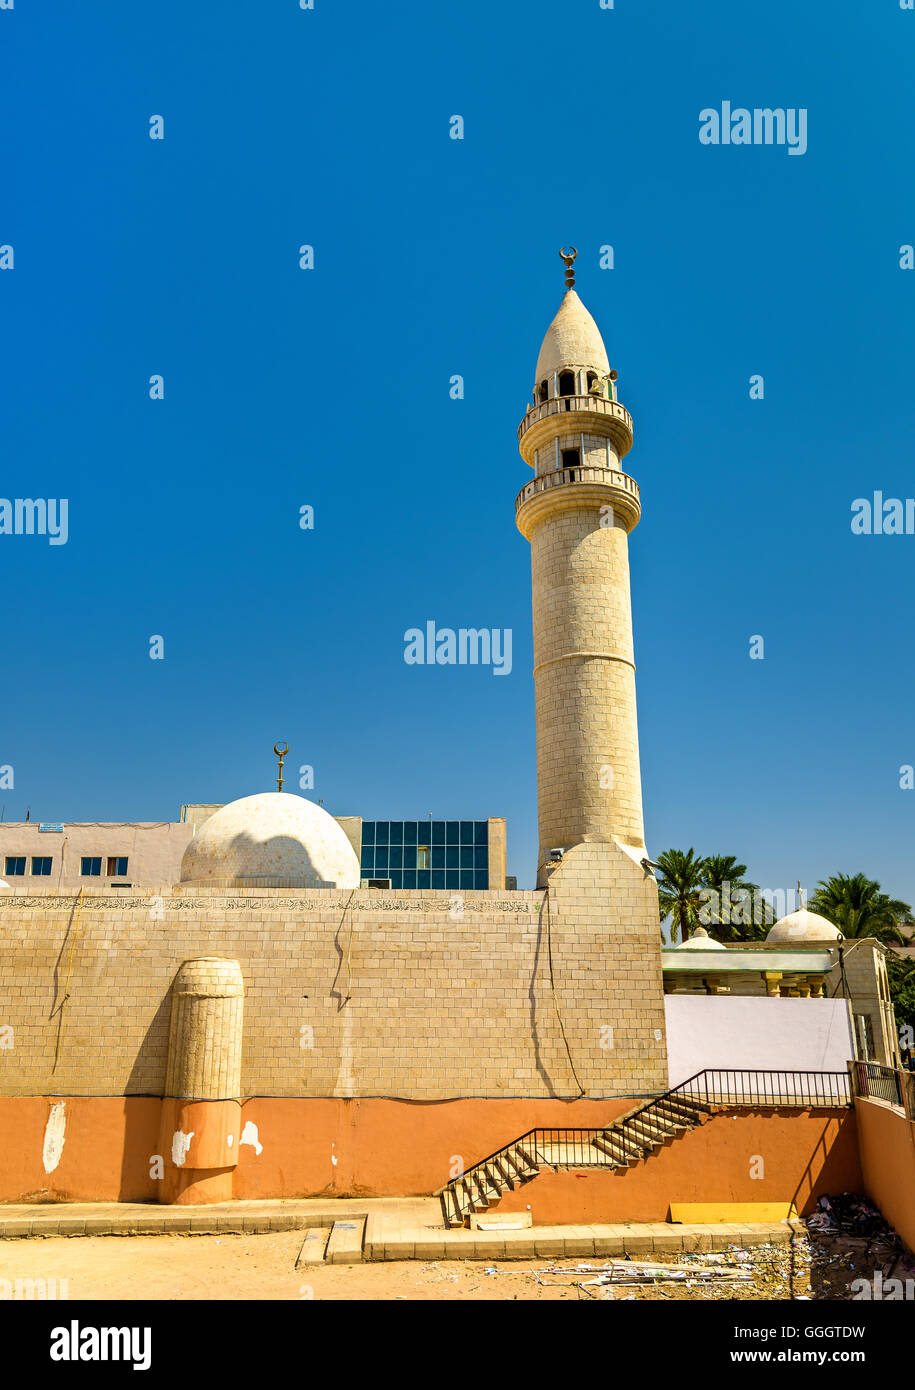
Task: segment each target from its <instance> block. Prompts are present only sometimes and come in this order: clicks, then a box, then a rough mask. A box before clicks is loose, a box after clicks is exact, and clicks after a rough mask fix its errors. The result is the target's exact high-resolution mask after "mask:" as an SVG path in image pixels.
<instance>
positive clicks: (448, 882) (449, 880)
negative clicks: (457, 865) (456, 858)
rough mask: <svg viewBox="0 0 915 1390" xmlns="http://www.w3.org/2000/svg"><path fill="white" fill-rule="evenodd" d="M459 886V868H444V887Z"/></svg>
mask: <svg viewBox="0 0 915 1390" xmlns="http://www.w3.org/2000/svg"><path fill="white" fill-rule="evenodd" d="M460 886H461V872H460V870H459V869H446V870H445V887H446V888H460Z"/></svg>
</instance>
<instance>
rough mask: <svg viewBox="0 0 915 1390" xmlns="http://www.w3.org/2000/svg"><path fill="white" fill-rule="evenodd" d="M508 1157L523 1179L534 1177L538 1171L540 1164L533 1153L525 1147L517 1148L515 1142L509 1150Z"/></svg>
mask: <svg viewBox="0 0 915 1390" xmlns="http://www.w3.org/2000/svg"><path fill="white" fill-rule="evenodd" d="M509 1157H510V1158H511V1161H512V1163H514V1165H515V1167H516V1168H517V1169H518V1172H519V1173H520V1175H521V1177H522V1178H523V1179H525V1181H526V1180H527V1179H528V1178H533V1177H535V1176H536V1175H537V1174H538V1173H539V1172H540V1164H539V1163H538V1162H537V1161H536V1159H535V1158H534V1156H533V1154H531V1153H529V1152H528V1150H527V1149H521V1148H519V1147H518V1145H517V1144H515V1145H514V1146H513V1148H512V1149H511V1150H510V1154H509Z"/></svg>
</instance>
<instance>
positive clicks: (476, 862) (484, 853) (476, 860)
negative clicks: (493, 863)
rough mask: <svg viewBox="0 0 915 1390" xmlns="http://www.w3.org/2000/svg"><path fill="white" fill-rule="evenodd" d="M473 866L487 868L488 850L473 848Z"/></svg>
mask: <svg viewBox="0 0 915 1390" xmlns="http://www.w3.org/2000/svg"><path fill="white" fill-rule="evenodd" d="M473 867H474V868H475V869H488V868H489V850H488V849H475V850H474V852H473Z"/></svg>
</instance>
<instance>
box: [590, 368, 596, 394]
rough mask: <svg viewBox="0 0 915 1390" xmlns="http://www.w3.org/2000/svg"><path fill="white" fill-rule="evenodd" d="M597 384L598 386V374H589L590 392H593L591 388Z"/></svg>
mask: <svg viewBox="0 0 915 1390" xmlns="http://www.w3.org/2000/svg"><path fill="white" fill-rule="evenodd" d="M596 384H597V372H589V373H588V390H589V391H590V390H591V387H592V386H595V385H596Z"/></svg>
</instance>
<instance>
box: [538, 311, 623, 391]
mask: <svg viewBox="0 0 915 1390" xmlns="http://www.w3.org/2000/svg"><path fill="white" fill-rule="evenodd" d="M562 367H592V368H593V369H594V370H595V371H596V372H598V373H599V375H600V376H606V375H607V373H608V372H609V370H610V363H609V362H608V361H607V349H606V348H605V347H604V340H603V338H602V337H601V336H600V330H599V329H598V327H597V324H596V323H595V322H594V320H593V319H592V317H591V315H590V314H589V313H588V311H587V309H586V308H585V306H584V305H583V304H582V302H581V300H580V299H579V298H578V295H577V294H576V293H575V291H574V290H566V292H565V294H564V295H563V297H562V303H561V304H560V306H559V312H558V313H557V315H556V317H555V318H554V319H553V322H552V323H551V324H550V326H549V328H548V329H547V330H546V337H545V338H544V340H543V346H542V347H541V349H540V356H539V357H538V358H537V370H536V372H535V373H534V380H535V382H538V383H539V382H540V381H542V380H543V378H544V377H547V378H549V377H551V376H552V375H553V373H554V372H556V371H559V370H560V369H561V368H562Z"/></svg>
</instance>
